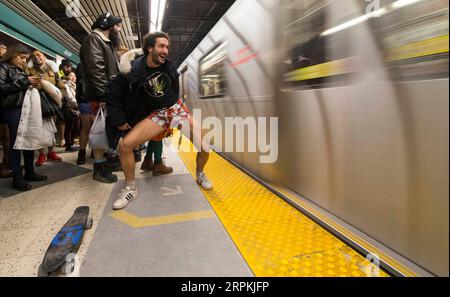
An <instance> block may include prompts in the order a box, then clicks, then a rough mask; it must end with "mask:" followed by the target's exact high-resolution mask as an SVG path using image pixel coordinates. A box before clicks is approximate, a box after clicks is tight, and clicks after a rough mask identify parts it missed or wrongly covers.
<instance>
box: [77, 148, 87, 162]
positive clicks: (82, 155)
mask: <svg viewBox="0 0 450 297" xmlns="http://www.w3.org/2000/svg"><path fill="white" fill-rule="evenodd" d="M84 164H86V150H80V151H79V152H78V160H77V165H84Z"/></svg>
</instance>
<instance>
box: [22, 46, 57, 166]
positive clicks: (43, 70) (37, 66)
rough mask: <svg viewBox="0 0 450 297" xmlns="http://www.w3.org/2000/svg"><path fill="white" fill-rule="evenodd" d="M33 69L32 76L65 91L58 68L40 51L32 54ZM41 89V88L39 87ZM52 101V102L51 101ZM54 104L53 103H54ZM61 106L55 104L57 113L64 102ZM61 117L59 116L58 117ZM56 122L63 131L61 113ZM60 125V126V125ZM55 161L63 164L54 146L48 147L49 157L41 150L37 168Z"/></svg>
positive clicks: (31, 68) (30, 71) (31, 70)
mask: <svg viewBox="0 0 450 297" xmlns="http://www.w3.org/2000/svg"><path fill="white" fill-rule="evenodd" d="M29 66H31V67H29V68H28V70H27V72H28V73H29V74H30V75H32V76H35V75H40V76H42V79H43V80H45V81H48V82H50V83H51V84H52V85H54V86H56V87H57V88H59V89H61V90H62V89H64V84H63V83H62V82H61V81H60V79H59V75H58V66H57V65H56V63H55V62H53V61H50V60H48V59H47V57H46V56H45V55H44V53H42V52H41V51H39V50H35V51H33V52H32V53H31V61H30V65H29ZM39 88H40V87H39ZM42 91H43V92H44V93H46V91H45V90H42ZM45 95H46V96H48V97H49V98H50V97H52V96H51V94H48V93H46V94H45ZM50 101H51V100H50ZM52 102H53V101H52ZM59 105H60V106H57V105H56V104H55V111H56V110H57V109H58V111H60V110H59V109H60V108H61V107H62V102H61V103H60V104H59ZM58 115H59V116H58ZM54 121H55V122H56V123H57V127H59V129H63V128H62V127H61V123H64V122H63V116H62V113H61V112H58V113H57V115H55V117H54ZM58 123H59V124H58ZM47 160H48V161H54V162H61V161H62V159H61V158H60V157H59V156H58V155H57V154H56V152H55V151H54V146H50V147H48V153H47V157H46V156H45V151H44V149H41V150H39V157H38V159H37V161H36V166H42V165H44V163H45V162H46V161H47Z"/></svg>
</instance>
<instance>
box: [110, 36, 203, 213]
mask: <svg viewBox="0 0 450 297" xmlns="http://www.w3.org/2000/svg"><path fill="white" fill-rule="evenodd" d="M169 49H170V37H169V35H168V34H167V33H164V32H155V33H149V34H147V35H146V36H145V37H144V41H143V48H142V50H143V56H140V57H138V58H136V59H134V60H133V61H132V62H131V64H128V65H124V66H125V67H121V68H122V69H121V74H119V75H118V76H117V77H116V78H114V79H113V80H112V81H111V83H110V84H109V85H108V88H107V91H106V108H107V111H108V117H107V126H109V127H113V128H114V129H116V130H119V131H122V132H126V131H129V132H128V133H127V134H126V136H125V137H124V138H123V140H122V141H121V142H120V144H119V151H120V161H121V164H122V168H123V171H124V174H125V179H126V182H127V184H126V186H125V188H124V189H123V190H122V191H121V193H120V194H119V197H118V200H117V201H116V202H115V203H114V206H113V208H114V209H115V210H119V209H123V208H125V207H126V206H127V205H128V204H129V203H130V202H131V201H133V200H134V199H136V198H137V196H138V192H137V188H136V181H135V169H136V168H135V167H136V162H135V159H134V154H133V149H134V148H135V147H137V146H139V145H140V144H142V143H145V142H146V141H149V140H152V139H154V138H156V137H158V136H159V135H161V134H163V133H164V132H165V131H167V130H169V129H170V128H171V127H174V126H178V124H180V123H181V122H184V121H187V122H188V123H189V125H190V128H191V129H190V131H192V132H194V129H193V126H194V119H193V118H192V116H191V115H190V112H189V110H188V109H187V107H186V106H185V105H184V103H183V102H182V100H181V99H180V96H179V81H178V79H179V74H178V71H177V68H176V66H175V64H174V63H173V62H172V61H170V60H168V59H167V56H168V55H169ZM136 55H137V53H136ZM107 130H110V129H107ZM192 132H191V135H189V137H190V138H191V140H192V139H199V138H200V137H198V136H200V135H195V137H194V135H193V134H195V132H194V133H192ZM109 134H110V135H112V134H114V133H109ZM110 143H111V141H110ZM195 144H196V146H197V148H199V151H200V152H199V153H198V155H197V183H198V184H199V185H200V186H201V187H202V188H203V189H205V190H210V189H212V183H211V182H210V181H209V180H208V179H207V177H206V175H205V174H204V172H203V169H204V167H205V165H206V163H207V162H208V159H209V148H208V147H207V145H205V144H204V143H203V141H202V143H201V144H199V143H195ZM200 147H201V148H200Z"/></svg>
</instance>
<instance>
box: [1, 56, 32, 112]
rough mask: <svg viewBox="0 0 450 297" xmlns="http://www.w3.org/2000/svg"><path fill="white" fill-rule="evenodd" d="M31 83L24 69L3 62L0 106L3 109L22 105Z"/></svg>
mask: <svg viewBox="0 0 450 297" xmlns="http://www.w3.org/2000/svg"><path fill="white" fill-rule="evenodd" d="M30 85H31V83H30V81H29V80H28V77H27V75H26V74H25V72H24V71H23V70H22V69H19V68H16V67H14V66H11V65H9V64H7V63H1V64H0V107H1V108H2V109H4V108H19V107H22V104H23V99H24V97H25V93H26V91H27V89H28V87H29V86H30Z"/></svg>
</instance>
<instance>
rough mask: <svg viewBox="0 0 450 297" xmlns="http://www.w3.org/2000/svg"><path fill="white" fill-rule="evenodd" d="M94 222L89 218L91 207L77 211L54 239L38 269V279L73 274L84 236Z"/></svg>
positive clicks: (84, 207) (80, 208)
mask: <svg viewBox="0 0 450 297" xmlns="http://www.w3.org/2000/svg"><path fill="white" fill-rule="evenodd" d="M92 225H93V220H92V218H91V217H90V216H89V207H87V206H83V207H79V208H77V209H76V210H75V212H74V214H73V216H72V217H71V218H70V220H69V221H67V223H66V224H65V225H64V227H62V229H61V230H60V231H59V232H58V234H57V235H56V236H55V238H53V240H52V242H51V243H50V246H49V248H48V249H47V252H46V253H45V256H44V260H43V261H42V264H41V265H40V266H39V269H38V277H49V276H53V275H59V274H64V273H66V274H67V273H71V272H73V269H74V267H75V264H76V263H75V258H74V257H71V255H74V254H76V253H77V252H78V249H79V248H80V245H81V242H82V241H83V235H84V232H85V231H86V230H89V229H91V228H92Z"/></svg>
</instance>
